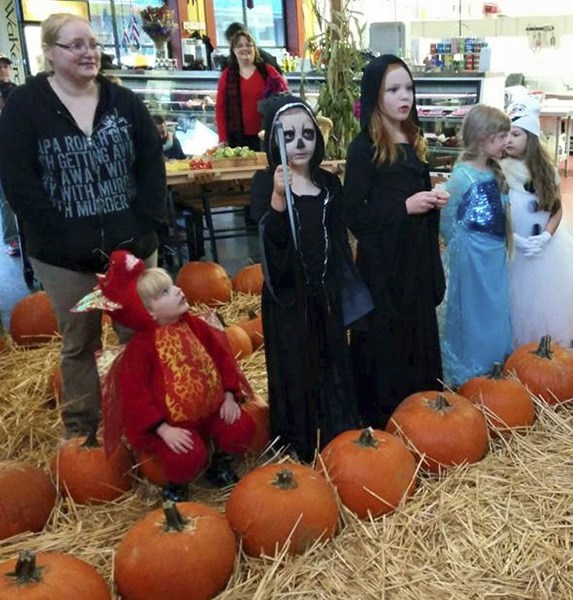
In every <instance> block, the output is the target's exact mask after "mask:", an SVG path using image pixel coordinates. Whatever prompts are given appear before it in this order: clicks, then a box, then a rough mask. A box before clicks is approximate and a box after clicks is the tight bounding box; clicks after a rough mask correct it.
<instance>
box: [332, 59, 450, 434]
mask: <svg viewBox="0 0 573 600" xmlns="http://www.w3.org/2000/svg"><path fill="white" fill-rule="evenodd" d="M360 103H361V107H360V110H361V112H360V126H361V131H360V133H359V134H358V135H357V136H356V138H354V140H353V141H352V142H351V144H350V146H349V148H348V154H347V159H346V176H345V181H344V191H343V195H342V204H343V214H344V219H345V222H346V224H347V225H348V227H349V229H350V230H351V231H352V232H353V233H354V235H355V236H356V238H357V240H358V248H357V258H356V264H357V267H358V270H359V272H360V274H361V275H362V278H363V279H364V281H365V283H366V284H367V285H368V287H369V288H370V291H371V293H372V297H373V299H374V304H375V309H374V311H372V312H371V313H370V315H369V316H368V318H367V320H368V325H369V327H368V331H366V332H352V334H351V353H352V361H353V368H354V376H355V382H356V394H357V401H358V409H359V413H360V416H361V418H362V420H363V423H364V424H365V425H372V426H375V427H380V428H382V427H384V426H385V424H386V422H387V420H388V417H389V415H390V414H391V413H392V412H393V411H394V409H395V408H396V406H397V405H398V404H399V403H400V402H401V401H402V400H403V399H404V398H406V397H407V396H408V395H410V394H413V393H414V392H417V391H422V390H431V389H434V390H435V389H440V388H441V384H440V379H441V377H442V363H441V356H440V344H439V337H438V324H437V319H436V306H437V305H438V304H439V303H440V302H441V300H442V298H443V295H444V291H445V280H444V272H443V269H442V262H441V259H440V251H439V245H438V231H439V216H440V213H439V209H440V208H442V207H443V206H444V205H445V203H446V202H447V197H448V194H447V193H446V192H442V191H437V190H436V191H431V184H430V176H429V171H428V165H427V163H426V162H425V150H426V148H425V143H424V138H423V135H422V132H421V128H420V122H419V120H418V114H417V111H416V96H415V90H414V82H413V80H412V75H411V73H410V71H409V69H408V67H407V66H406V64H405V63H404V62H403V61H402V60H400V59H399V58H398V57H396V56H393V55H389V54H387V55H383V56H380V57H378V58H376V59H374V60H372V62H370V63H369V64H368V66H367V67H366V69H365V70H364V75H363V77H362V84H361V96H360Z"/></svg>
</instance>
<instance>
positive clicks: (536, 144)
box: [524, 130, 561, 214]
mask: <svg viewBox="0 0 573 600" xmlns="http://www.w3.org/2000/svg"><path fill="white" fill-rule="evenodd" d="M524 131H525V130H524ZM525 133H526V135H527V144H526V145H525V156H524V161H525V164H526V165H527V168H528V169H529V173H530V174H531V183H532V184H533V189H534V190H535V194H536V195H537V197H538V198H539V204H538V210H546V211H549V212H550V213H551V214H555V213H556V212H557V211H558V210H559V209H560V208H561V191H560V189H559V184H558V183H557V179H556V177H555V167H554V166H553V162H552V161H551V157H550V156H549V152H547V150H546V149H545V147H544V146H543V145H542V144H541V142H540V140H539V138H538V137H537V136H536V135H534V134H533V133H530V132H529V131H525Z"/></svg>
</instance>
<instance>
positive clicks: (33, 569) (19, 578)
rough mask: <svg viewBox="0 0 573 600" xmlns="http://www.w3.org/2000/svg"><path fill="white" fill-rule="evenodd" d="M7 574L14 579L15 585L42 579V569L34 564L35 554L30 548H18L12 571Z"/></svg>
mask: <svg viewBox="0 0 573 600" xmlns="http://www.w3.org/2000/svg"><path fill="white" fill-rule="evenodd" d="M7 575H8V577H13V578H14V579H15V583H16V585H27V584H29V583H34V582H39V581H42V569H41V568H40V567H38V566H36V555H35V554H34V553H33V552H31V551H30V550H20V553H19V554H18V560H17V561H16V568H15V569H14V572H13V573H7Z"/></svg>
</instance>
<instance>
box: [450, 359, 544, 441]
mask: <svg viewBox="0 0 573 600" xmlns="http://www.w3.org/2000/svg"><path fill="white" fill-rule="evenodd" d="M458 394H460V396H464V397H465V398H467V399H468V400H471V401H472V402H474V403H475V404H477V405H483V406H484V407H485V408H486V409H487V411H488V415H487V416H488V417H489V422H490V424H491V427H492V428H493V430H494V431H495V432H500V433H508V432H511V430H514V429H520V428H524V427H529V426H530V425H532V424H533V421H535V405H534V404H533V400H532V399H531V395H530V394H529V392H528V391H527V389H526V388H525V386H524V385H523V384H522V383H520V382H519V381H518V380H517V379H515V378H514V377H506V376H504V374H503V370H502V367H501V365H500V364H499V363H494V365H493V369H492V371H491V373H490V374H489V375H487V376H484V377H474V378H473V379H470V380H469V381H466V383H464V384H463V385H462V386H461V387H460V388H459V389H458Z"/></svg>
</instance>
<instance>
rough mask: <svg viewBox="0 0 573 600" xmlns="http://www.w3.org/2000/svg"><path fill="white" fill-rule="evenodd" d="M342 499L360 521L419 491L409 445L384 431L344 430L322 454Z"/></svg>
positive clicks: (381, 512) (326, 467) (390, 508)
mask: <svg viewBox="0 0 573 600" xmlns="http://www.w3.org/2000/svg"><path fill="white" fill-rule="evenodd" d="M321 457H322V460H323V463H324V467H325V469H326V471H327V472H328V475H329V477H330V480H331V481H332V483H333V484H334V486H335V487H336V489H337V490H338V494H339V496H340V500H341V501H342V503H343V504H344V505H345V506H346V507H347V508H349V509H350V510H351V511H353V512H354V513H356V514H357V515H358V516H359V517H360V518H361V519H364V518H365V517H367V516H368V515H369V514H370V515H372V516H373V517H377V516H380V515H383V514H385V513H388V512H390V511H392V510H394V509H395V508H396V506H398V504H400V502H401V501H402V499H403V498H404V497H407V496H411V495H412V494H413V493H414V490H415V489H416V461H415V459H414V456H413V455H412V453H411V452H410V451H409V450H408V448H407V447H406V444H404V442H403V441H402V440H400V439H398V438H397V437H396V436H393V435H391V434H389V433H386V432H385V431H379V430H375V429H371V428H368V429H364V430H363V431H356V430H351V431H345V432H344V433H341V434H340V435H338V436H337V437H335V438H334V439H333V440H332V441H331V442H329V443H328V444H327V446H326V447H325V448H324V450H323V451H322V452H321Z"/></svg>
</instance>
